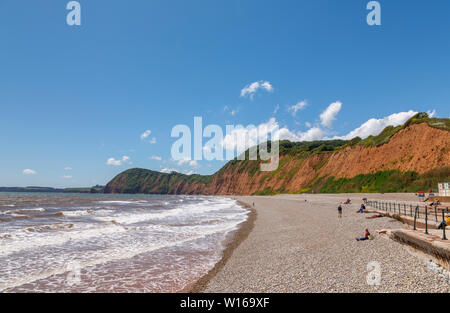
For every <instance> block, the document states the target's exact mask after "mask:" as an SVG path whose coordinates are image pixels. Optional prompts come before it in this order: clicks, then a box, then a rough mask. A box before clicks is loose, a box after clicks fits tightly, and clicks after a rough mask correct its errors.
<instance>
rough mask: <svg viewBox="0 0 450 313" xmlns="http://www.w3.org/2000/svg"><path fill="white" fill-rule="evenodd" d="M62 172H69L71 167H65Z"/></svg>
mask: <svg viewBox="0 0 450 313" xmlns="http://www.w3.org/2000/svg"><path fill="white" fill-rule="evenodd" d="M64 170H66V171H71V170H72V168H71V167H65V168H64Z"/></svg>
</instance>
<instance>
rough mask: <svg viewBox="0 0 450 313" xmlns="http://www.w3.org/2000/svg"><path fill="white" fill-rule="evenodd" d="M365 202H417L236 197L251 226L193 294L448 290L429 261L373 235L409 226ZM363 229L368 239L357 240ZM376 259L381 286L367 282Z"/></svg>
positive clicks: (400, 196) (339, 197) (399, 197)
mask: <svg viewBox="0 0 450 313" xmlns="http://www.w3.org/2000/svg"><path fill="white" fill-rule="evenodd" d="M364 197H368V198H369V199H383V200H395V201H411V202H413V201H416V198H415V197H414V195H412V194H389V195H384V194H377V195H374V194H370V195H363V194H361V195H360V194H358V195H354V194H353V195H346V194H340V195H277V196H273V197H269V196H268V197H265V196H246V197H233V199H236V200H238V201H240V202H241V203H243V204H246V205H247V206H249V207H252V208H253V209H252V211H253V213H251V214H253V218H251V219H250V220H252V222H251V223H252V225H250V226H249V225H246V226H244V231H241V232H240V233H238V234H237V235H236V236H235V237H236V238H234V239H233V240H234V242H238V243H239V244H238V245H237V244H234V245H233V244H231V245H230V248H229V250H228V251H226V252H225V255H226V257H225V260H223V261H222V263H221V264H219V266H216V268H215V269H214V270H212V271H211V272H210V273H209V274H208V275H206V276H205V277H204V278H203V279H201V280H200V281H199V283H198V284H197V285H196V286H195V287H194V288H193V291H195V292H198V291H202V292H213V293H215V292H237V293H240V292H250V293H253V292H272V293H284V292H289V293H297V292H313V293H322V292H327V293H336V292H351V293H354V292H357V293H365V292H369V293H372V292H389V293H397V292H408V293H410V292H412V293H414V292H437V293H448V292H449V291H450V285H449V284H448V282H447V281H445V280H443V279H441V278H440V277H439V276H438V275H436V274H435V273H434V272H433V271H431V270H430V269H429V267H427V260H426V259H424V258H423V257H419V256H417V255H415V254H414V253H412V252H411V251H409V249H408V248H407V247H406V246H404V245H401V244H400V243H397V242H395V241H393V240H390V239H389V238H387V237H385V236H383V235H377V234H376V230H379V229H400V228H406V227H407V226H406V225H404V224H402V223H400V222H398V221H396V220H393V219H390V218H387V217H383V218H376V219H367V217H369V216H370V215H371V214H358V213H356V211H357V210H358V208H359V206H360V205H361V203H362V198H364ZM347 198H350V199H352V204H351V205H344V206H343V207H344V210H343V216H342V218H338V212H337V206H338V205H339V203H340V202H344V201H345V200H346V199H347ZM253 204H254V207H253ZM366 228H368V229H369V231H370V232H371V234H372V235H374V238H373V240H368V241H356V240H355V238H357V237H362V236H363V235H364V230H365V229H366ZM245 229H247V231H245ZM374 262H376V263H377V264H379V269H380V277H381V279H380V281H379V284H378V285H373V284H372V285H371V284H368V282H367V276H368V274H369V273H370V270H371V268H368V264H369V263H372V264H373V263H374Z"/></svg>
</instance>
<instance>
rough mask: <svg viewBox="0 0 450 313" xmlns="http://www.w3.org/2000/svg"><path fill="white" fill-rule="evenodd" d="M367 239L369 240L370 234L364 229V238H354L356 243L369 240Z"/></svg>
mask: <svg viewBox="0 0 450 313" xmlns="http://www.w3.org/2000/svg"><path fill="white" fill-rule="evenodd" d="M369 239H370V233H369V230H368V229H367V228H366V233H365V234H364V237H362V238H356V241H363V240H369Z"/></svg>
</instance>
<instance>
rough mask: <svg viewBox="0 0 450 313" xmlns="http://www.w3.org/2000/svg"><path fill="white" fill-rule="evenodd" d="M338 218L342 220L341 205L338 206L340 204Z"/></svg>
mask: <svg viewBox="0 0 450 313" xmlns="http://www.w3.org/2000/svg"><path fill="white" fill-rule="evenodd" d="M338 217H339V218H342V205H340V204H339V206H338Z"/></svg>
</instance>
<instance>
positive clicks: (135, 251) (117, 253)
mask: <svg viewBox="0 0 450 313" xmlns="http://www.w3.org/2000/svg"><path fill="white" fill-rule="evenodd" d="M236 226H237V225H236V223H227V224H224V225H221V226H220V227H202V228H197V229H196V231H195V232H193V233H191V234H189V235H188V234H187V233H186V232H184V233H183V236H181V237H177V236H175V237H174V238H173V240H172V241H165V240H164V241H160V242H158V243H154V244H152V245H149V244H145V243H140V242H133V241H130V242H129V244H127V245H123V246H121V247H120V249H117V248H116V247H113V248H108V249H103V250H89V251H87V252H85V254H84V255H78V257H81V258H82V259H81V260H80V261H79V262H78V263H77V264H78V265H79V266H80V269H83V268H85V267H89V266H95V265H98V264H103V263H106V262H110V261H115V260H121V259H129V258H132V257H134V256H136V255H139V254H142V253H148V252H151V251H155V250H158V249H162V248H169V247H174V246H179V245H181V244H183V243H187V242H191V241H194V240H199V239H202V238H204V237H206V236H208V235H211V234H215V233H218V232H226V231H232V230H234V229H235V228H236ZM200 229H201V231H200V232H199V230H200ZM192 230H194V229H192ZM56 258H64V256H61V255H58V256H52V261H55V260H56ZM64 261H65V262H64ZM58 262H59V266H49V267H47V268H43V269H42V268H40V269H37V270H36V272H34V273H32V274H29V273H25V274H22V273H16V275H14V276H13V277H6V278H5V279H0V291H2V290H4V289H8V288H14V287H17V286H20V285H23V284H26V283H31V282H33V281H36V280H39V279H45V278H47V277H50V276H52V275H56V274H63V273H65V272H67V271H68V269H67V266H66V265H65V264H67V263H66V262H67V260H63V259H62V260H58Z"/></svg>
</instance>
